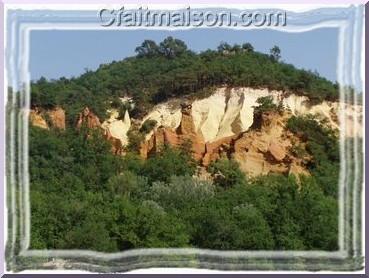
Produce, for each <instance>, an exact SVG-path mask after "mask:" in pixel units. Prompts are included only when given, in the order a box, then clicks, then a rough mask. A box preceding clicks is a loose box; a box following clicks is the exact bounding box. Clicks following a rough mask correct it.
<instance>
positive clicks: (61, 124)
mask: <svg viewBox="0 0 369 278" xmlns="http://www.w3.org/2000/svg"><path fill="white" fill-rule="evenodd" d="M46 113H47V115H48V116H49V119H50V123H51V125H52V126H53V127H54V128H58V129H62V130H65V111H64V110H63V109H62V108H61V107H56V108H55V109H53V110H49V111H47V112H46Z"/></svg>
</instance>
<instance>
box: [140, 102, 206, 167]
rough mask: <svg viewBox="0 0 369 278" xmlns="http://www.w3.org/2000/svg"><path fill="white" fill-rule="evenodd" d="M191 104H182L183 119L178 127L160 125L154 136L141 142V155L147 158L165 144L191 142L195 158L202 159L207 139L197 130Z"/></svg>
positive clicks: (175, 144)
mask: <svg viewBox="0 0 369 278" xmlns="http://www.w3.org/2000/svg"><path fill="white" fill-rule="evenodd" d="M191 110H192V106H191V104H182V105H181V121H180V124H179V126H178V127H177V128H176V129H171V128H168V127H159V128H158V129H157V130H156V131H154V132H153V134H152V136H151V137H150V138H149V139H148V140H147V141H144V142H143V143H142V144H141V147H140V154H141V157H143V158H147V157H148V156H149V155H150V154H151V153H155V152H157V151H159V150H160V149H161V148H162V147H163V145H170V146H174V147H179V146H181V145H185V144H187V143H190V145H191V148H192V155H193V157H194V159H195V160H197V161H201V160H202V158H203V155H204V153H205V140H204V137H203V136H202V134H201V133H198V132H196V130H195V126H194V122H193V119H192V114H191Z"/></svg>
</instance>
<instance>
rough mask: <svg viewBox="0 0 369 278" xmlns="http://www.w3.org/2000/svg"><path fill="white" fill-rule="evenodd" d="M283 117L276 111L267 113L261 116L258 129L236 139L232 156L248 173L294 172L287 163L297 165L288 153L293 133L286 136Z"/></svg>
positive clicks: (252, 174)
mask: <svg viewBox="0 0 369 278" xmlns="http://www.w3.org/2000/svg"><path fill="white" fill-rule="evenodd" d="M284 119H285V117H284V116H283V115H279V114H278V113H267V114H266V115H263V117H262V123H261V129H260V130H250V131H249V132H245V133H244V134H243V135H242V136H241V137H240V138H238V139H237V140H236V142H235V144H234V154H233V158H234V159H235V160H236V161H237V162H238V163H239V164H240V168H241V170H243V171H244V172H245V173H247V174H248V175H249V176H257V175H266V174H270V173H281V174H288V173H289V171H290V174H296V173H295V172H294V169H292V170H290V165H291V163H292V162H294V163H295V164H296V165H300V161H299V159H298V158H296V157H293V156H292V154H290V153H289V149H290V148H291V146H292V143H291V137H293V135H292V134H290V135H289V136H290V138H289V137H287V136H286V133H287V131H286V130H285V128H284ZM294 139H295V140H297V138H294ZM301 167H302V166H301Z"/></svg>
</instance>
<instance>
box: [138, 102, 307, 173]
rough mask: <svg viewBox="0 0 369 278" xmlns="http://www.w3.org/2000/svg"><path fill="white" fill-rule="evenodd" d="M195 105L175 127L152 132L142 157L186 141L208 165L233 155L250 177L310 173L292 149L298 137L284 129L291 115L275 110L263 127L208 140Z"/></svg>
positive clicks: (183, 110) (184, 107)
mask: <svg viewBox="0 0 369 278" xmlns="http://www.w3.org/2000/svg"><path fill="white" fill-rule="evenodd" d="M192 109H193V108H192V106H191V105H190V104H184V105H182V108H181V113H182V117H181V121H180V123H179V125H178V127H177V128H176V129H171V128H168V127H163V126H162V127H159V128H157V129H156V130H155V131H154V132H153V135H152V136H151V137H150V138H149V139H148V140H147V141H145V142H143V143H142V144H141V150H140V153H141V156H142V157H143V158H147V157H148V156H149V155H150V154H152V153H155V152H158V151H160V149H161V148H162V147H163V145H164V144H168V145H171V146H174V147H178V146H180V145H181V144H184V143H185V142H186V140H188V141H190V142H191V143H192V152H193V157H194V158H195V159H196V160H197V161H199V162H201V164H202V166H204V167H206V166H208V165H209V164H210V163H211V162H212V161H215V160H217V159H220V158H222V157H225V158H233V159H235V160H236V161H237V162H238V163H239V164H240V168H241V170H243V171H244V172H245V173H246V174H247V175H249V176H257V175H264V174H269V173H282V174H295V175H299V174H308V171H307V170H306V167H305V165H304V164H303V161H302V159H301V158H297V157H295V156H293V155H292V153H291V152H290V151H289V150H290V148H291V146H292V141H293V142H294V143H296V141H297V140H299V139H298V138H297V137H295V136H294V135H293V134H292V133H289V132H288V131H287V130H286V129H285V122H286V120H287V118H288V117H289V116H291V114H288V115H287V114H286V115H281V114H278V113H276V112H269V113H264V114H263V115H262V117H261V123H260V129H252V130H249V131H246V132H240V133H239V134H235V135H231V136H227V137H224V138H220V139H218V140H216V141H212V142H207V143H206V142H205V140H204V137H203V135H202V133H201V130H198V131H196V127H195V124H194V119H193V117H192V115H193V114H192Z"/></svg>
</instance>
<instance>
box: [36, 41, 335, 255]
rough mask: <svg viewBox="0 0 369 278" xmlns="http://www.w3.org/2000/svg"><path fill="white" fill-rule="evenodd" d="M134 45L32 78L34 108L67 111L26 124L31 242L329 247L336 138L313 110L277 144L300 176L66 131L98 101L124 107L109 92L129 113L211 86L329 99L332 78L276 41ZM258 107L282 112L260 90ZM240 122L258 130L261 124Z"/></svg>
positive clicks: (99, 109) (108, 246) (118, 247)
mask: <svg viewBox="0 0 369 278" xmlns="http://www.w3.org/2000/svg"><path fill="white" fill-rule="evenodd" d="M136 52H137V56H135V57H130V58H126V59H124V60H123V61H120V62H113V63H111V64H108V65H101V66H100V67H99V69H98V70H96V71H87V72H86V73H84V74H83V75H81V76H80V77H77V78H72V79H66V78H61V79H59V80H53V81H47V80H46V79H44V78H41V79H40V80H38V81H36V82H34V83H33V84H32V96H31V97H32V106H33V107H37V108H41V109H50V108H53V107H56V106H61V107H62V108H63V109H64V110H65V111H66V116H67V123H66V125H65V126H66V128H65V130H61V129H57V128H50V129H42V128H40V127H36V126H31V127H30V134H29V139H30V141H29V144H30V145H29V150H30V179H31V180H30V182H31V183H30V184H31V190H30V195H31V225H32V227H31V248H32V249H90V250H96V251H104V252H116V251H122V250H127V249H134V248H152V247H157V248H158V247H195V248H207V249H216V250H337V249H338V232H337V231H338V202H337V194H338V173H339V148H338V138H337V135H336V133H335V132H333V131H332V130H331V129H329V128H328V127H326V126H324V125H323V124H322V123H320V122H318V121H317V120H316V119H315V118H314V117H310V116H292V117H290V118H289V120H288V121H287V123H286V126H285V125H283V132H284V134H287V133H288V134H290V135H291V134H292V135H291V136H294V137H296V138H298V141H297V142H298V143H299V144H295V145H294V146H293V149H291V150H290V149H288V152H290V151H291V152H293V157H296V158H299V159H300V160H301V161H303V162H304V166H305V167H306V169H307V172H308V175H301V176H295V175H294V174H291V175H290V174H269V175H263V176H256V177H247V176H246V175H245V173H244V172H243V171H241V168H240V166H239V164H238V162H236V161H235V160H234V159H232V158H229V157H219V159H217V160H215V161H211V163H210V165H208V166H204V165H200V164H199V163H198V162H197V161H196V160H194V158H193V156H192V155H191V152H192V150H191V147H192V146H191V143H193V142H184V144H181V145H180V146H176V147H173V146H172V147H170V146H167V145H163V146H162V148H161V149H158V150H157V151H156V152H155V153H152V154H150V155H149V156H148V158H147V159H143V158H142V157H140V156H139V155H137V152H136V151H137V150H136V151H135V150H134V149H135V147H137V146H136V145H138V143H139V141H138V139H137V140H131V142H130V145H129V146H128V148H127V150H126V153H125V154H124V155H114V154H112V152H111V144H110V143H109V142H108V141H107V140H106V137H104V135H103V134H102V131H101V130H100V129H98V128H95V129H93V128H87V127H86V126H85V125H83V124H82V125H81V126H80V127H79V128H78V129H76V120H77V114H78V113H80V112H81V111H82V109H83V108H84V107H89V109H90V110H91V111H93V112H94V113H96V114H97V115H98V116H99V118H100V119H106V117H105V113H106V111H107V109H108V108H111V107H114V108H118V109H122V110H125V109H129V108H128V107H124V106H122V105H123V104H122V102H121V101H120V100H119V99H118V97H125V96H130V97H133V101H134V103H135V106H134V107H133V108H131V109H133V110H131V111H130V114H131V116H132V117H133V118H141V117H142V116H143V115H144V114H145V113H147V112H148V109H149V108H150V107H152V106H153V105H155V104H157V103H159V102H162V101H164V100H167V99H170V98H172V97H177V98H180V97H183V96H191V97H201V96H204V95H207V94H209V93H210V92H211V91H212V89H213V87H217V86H218V87H219V86H229V87H237V86H244V87H253V88H261V87H262V88H269V89H275V90H283V91H285V92H286V93H294V94H299V95H306V96H308V97H309V99H310V101H312V102H321V101H322V100H332V101H334V100H337V98H338V87H337V84H333V83H331V82H330V81H328V80H326V79H324V78H322V77H320V76H319V75H318V74H316V73H312V72H309V71H305V70H299V69H296V68H295V67H294V66H292V65H289V64H286V63H283V62H282V61H281V58H280V57H281V53H280V50H279V48H278V47H273V48H272V49H271V53H270V55H266V54H262V53H258V52H255V51H254V50H253V47H252V46H251V45H250V44H248V43H245V44H244V45H242V46H238V45H233V46H230V45H228V44H226V43H222V44H221V45H220V46H219V47H218V49H217V50H207V51H204V52H202V53H198V54H197V53H194V52H192V51H190V50H188V49H187V46H186V45H185V43H184V42H182V41H180V40H176V39H174V38H171V37H168V38H167V39H165V40H164V41H163V42H161V43H160V44H159V45H157V44H156V43H155V42H153V41H145V42H143V43H142V45H140V46H138V47H137V49H136ZM258 104H260V105H259V107H258V108H257V109H255V110H254V117H255V119H259V120H260V119H262V118H263V115H264V113H270V115H274V114H273V113H276V114H277V113H280V114H283V113H285V112H286V111H285V110H284V108H283V107H282V105H275V104H274V103H273V101H272V98H271V97H263V98H260V99H259V100H258ZM286 113H287V112H286ZM121 114H122V113H121ZM287 114H288V113H287ZM287 114H286V115H287ZM288 115H291V114H288ZM80 116H81V117H82V113H81V115H80ZM182 116H183V114H182ZM271 117H272V116H271ZM188 118H190V116H189V115H188ZM260 121H261V120H260ZM155 124H156V122H153V121H151V122H150V121H147V122H146V123H145V124H143V125H141V126H140V128H139V129H138V127H136V128H137V130H136V133H137V134H138V135H140V137H138V136H136V137H133V136H132V130H131V133H130V134H129V137H130V139H132V138H141V137H142V138H143V136H144V135H146V133H149V132H150V131H151V130H152V129H153V128H154V127H155ZM188 125H189V124H188ZM250 129H253V132H254V133H261V131H260V129H261V127H260V126H256V125H255V126H253V127H251V128H250ZM133 131H135V130H133ZM246 132H247V131H245V133H246ZM133 133H134V132H133ZM137 134H136V135H137ZM255 138H258V137H255ZM283 138H285V137H283ZM135 143H136V145H135ZM247 151H248V150H247ZM286 157H287V156H286ZM305 158H307V159H306V161H305ZM286 159H287V158H286ZM274 163H277V162H274ZM200 171H204V172H205V173H206V174H207V178H203V176H202V175H201V174H200V173H199V172H200Z"/></svg>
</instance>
